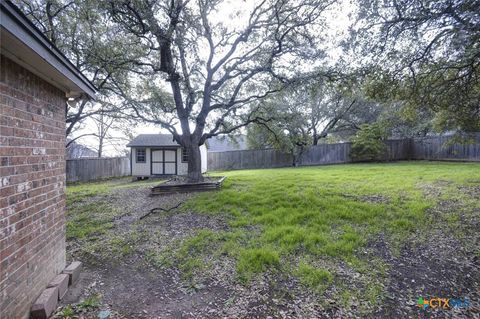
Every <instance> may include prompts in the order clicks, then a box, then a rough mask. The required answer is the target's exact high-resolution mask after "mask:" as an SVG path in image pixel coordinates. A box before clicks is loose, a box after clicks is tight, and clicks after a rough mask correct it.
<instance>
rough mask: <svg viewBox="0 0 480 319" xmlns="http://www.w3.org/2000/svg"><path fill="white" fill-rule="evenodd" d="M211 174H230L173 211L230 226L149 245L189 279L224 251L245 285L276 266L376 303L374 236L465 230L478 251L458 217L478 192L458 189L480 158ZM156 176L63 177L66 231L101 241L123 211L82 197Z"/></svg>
mask: <svg viewBox="0 0 480 319" xmlns="http://www.w3.org/2000/svg"><path fill="white" fill-rule="evenodd" d="M211 174H212V175H225V176H227V179H226V181H225V183H224V185H223V188H222V189H221V190H220V191H217V192H206V193H199V194H198V195H197V196H195V197H193V198H192V199H190V200H188V201H187V202H186V203H185V204H184V205H182V206H181V207H180V208H179V210H177V211H176V212H173V214H178V213H181V212H194V213H196V214H206V215H209V216H212V217H219V218H221V219H222V220H225V221H226V222H227V227H225V229H223V230H218V229H217V230H214V229H201V230H198V231H196V232H195V233H194V235H192V236H188V237H186V238H181V239H179V240H178V241H176V242H175V243H174V244H172V245H171V246H170V247H162V248H161V249H160V250H158V249H157V250H154V249H152V250H150V251H148V252H147V253H146V257H147V259H148V260H149V262H151V263H153V264H154V265H157V266H160V267H170V266H175V267H178V268H179V269H180V271H181V272H182V274H183V275H184V278H185V279H187V280H195V276H196V275H198V274H199V273H201V272H203V271H208V269H209V268H210V267H211V266H212V264H215V263H216V262H217V261H218V260H221V259H223V258H228V259H229V260H232V261H233V262H234V265H235V278H236V280H238V282H240V283H242V284H245V285H248V284H249V282H251V281H252V280H255V278H256V277H257V276H261V275H264V274H273V275H274V276H277V277H284V278H287V277H288V278H295V280H298V282H299V283H300V284H301V285H303V286H305V287H306V288H307V289H310V290H311V291H312V292H315V293H318V294H322V293H325V292H326V291H327V290H328V289H329V288H332V287H335V289H334V290H333V292H332V293H333V294H338V295H339V296H340V299H343V300H350V299H351V298H352V295H355V294H356V297H358V298H360V299H363V300H367V301H369V302H371V303H375V300H376V299H378V298H382V294H383V279H385V278H386V276H387V273H388V267H391V265H388V264H386V263H385V262H384V260H382V258H381V257H380V256H378V255H375V254H372V253H369V249H371V247H372V243H375V242H377V241H379V240H381V241H382V242H385V243H386V244H387V246H388V250H389V251H390V253H392V254H394V255H395V254H399V253H400V251H401V250H402V247H403V246H404V245H405V243H407V242H410V243H421V242H422V240H427V239H428V238H426V237H428V236H429V235H428V234H429V230H430V229H434V228H441V229H442V231H445V232H447V231H448V232H450V233H453V234H454V235H455V236H458V237H459V238H463V243H464V245H465V246H468V245H470V244H471V245H472V246H471V247H469V248H468V249H470V250H472V251H474V253H475V254H477V255H480V253H479V249H478V246H475V245H474V243H469V242H468V238H469V235H468V231H471V229H469V228H468V227H469V225H468V223H465V222H463V221H465V220H468V217H469V214H474V212H475V211H476V212H477V213H478V211H479V209H480V201H478V198H476V197H475V196H476V195H471V194H469V193H468V191H467V192H464V191H461V190H462V189H473V188H475V189H478V187H480V164H479V163H445V162H442V163H440V162H399V163H387V164H351V165H331V166H317V167H302V168H282V169H262V170H242V171H229V172H213V173H211ZM155 183H158V181H147V182H142V183H128V181H127V180H126V179H124V180H122V181H121V182H115V181H107V182H99V183H88V184H74V185H70V186H68V187H67V202H68V203H69V205H70V206H72V205H73V206H72V207H73V209H70V210H69V212H68V215H69V216H68V219H69V221H68V224H67V237H69V238H82V237H86V236H89V238H96V237H95V236H97V238H99V240H100V241H101V234H102V232H106V231H108V230H109V229H110V228H111V227H113V225H112V222H111V219H112V216H115V215H118V214H121V212H118V211H115V210H118V208H112V207H110V208H109V207H106V206H102V202H94V203H90V204H89V203H88V202H85V200H86V199H88V198H89V197H91V196H94V195H101V194H107V193H109V192H115V190H118V189H120V188H124V187H139V186H149V185H150V186H151V185H153V184H155ZM82 201H83V202H82ZM447 202H451V203H454V204H455V206H454V207H455V208H454V209H452V210H451V211H449V212H447V213H442V214H443V215H438V214H439V213H436V214H432V213H431V212H432V209H434V208H435V207H437V206H438V205H440V203H447ZM76 203H81V205H76ZM75 205H76V206H75ZM89 205H90V206H89ZM452 207H453V206H452ZM92 212H95V214H97V215H98V216H100V217H98V216H97V215H95V216H97V217H95V216H93V215H92ZM92 216H93V217H92ZM472 216H473V215H472ZM470 217H471V216H470ZM152 218H154V217H152ZM471 218H473V219H475V218H477V217H475V216H474V217H471ZM141 222H143V223H148V221H146V219H144V220H142V221H141ZM153 237H154V236H153ZM153 237H152V235H148V236H143V237H142V238H144V240H153V239H154V238H153ZM379 238H380V239H379ZM110 244H112V242H110ZM133 251H134V249H133ZM129 252H130V250H129ZM346 271H350V272H355V273H357V274H359V278H361V281H362V282H361V285H363V287H362V289H359V290H358V291H351V289H349V287H350V283H349V282H348V280H347V281H346V279H345V278H347V277H348V276H346V275H345V272H346ZM354 277H355V278H357V277H358V276H354ZM337 297H338V296H337Z"/></svg>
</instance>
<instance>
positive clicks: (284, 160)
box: [208, 134, 480, 171]
mask: <svg viewBox="0 0 480 319" xmlns="http://www.w3.org/2000/svg"><path fill="white" fill-rule="evenodd" d="M448 140H449V137H428V138H421V139H401V140H388V141H387V152H386V156H385V159H386V160H389V161H398V160H410V159H417V160H464V161H480V134H476V136H475V138H474V141H473V143H470V144H452V145H449V144H447V142H448ZM351 146H352V144H351V143H337V144H320V145H314V146H310V147H309V148H308V149H306V150H305V152H304V153H303V154H302V156H301V158H300V159H299V161H298V163H299V165H320V164H338V163H351V162H352V159H351V158H350V149H351ZM292 163H293V158H292V156H291V155H290V154H287V153H284V152H282V151H278V150H273V149H268V150H245V151H229V152H209V153H208V170H210V171H211V170H230V169H249V168H271V167H286V166H292Z"/></svg>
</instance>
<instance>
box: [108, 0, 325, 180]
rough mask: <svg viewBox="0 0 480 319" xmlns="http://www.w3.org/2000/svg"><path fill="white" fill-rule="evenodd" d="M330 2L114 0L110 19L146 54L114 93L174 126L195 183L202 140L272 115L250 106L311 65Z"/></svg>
mask: <svg viewBox="0 0 480 319" xmlns="http://www.w3.org/2000/svg"><path fill="white" fill-rule="evenodd" d="M329 4H330V3H329V2H328V1H327V2H326V1H317V0H292V1H290V0H288V1H287V0H281V1H273V0H263V1H246V2H237V1H222V0H192V1H184V0H170V1H154V0H143V1H141V0H138V1H110V2H109V4H108V10H109V11H110V14H111V17H112V19H113V21H114V22H115V23H116V24H117V25H119V26H121V28H122V30H123V32H125V33H128V34H130V35H133V36H135V37H137V38H138V39H140V40H141V48H142V50H143V53H144V54H143V57H142V58H141V59H137V60H136V61H135V68H133V69H131V70H130V71H131V74H132V76H131V77H130V78H129V81H124V82H121V81H118V82H117V87H116V92H117V93H118V94H119V95H121V96H122V97H123V98H124V101H125V102H126V103H128V104H129V105H130V106H131V107H133V110H134V114H135V115H136V116H137V117H138V118H140V119H142V120H144V121H146V122H149V123H153V124H156V125H159V126H161V127H162V128H164V129H166V130H168V131H169V132H171V134H172V135H173V138H174V139H175V140H176V141H177V142H178V143H179V144H180V145H181V146H182V147H184V148H185V149H186V150H187V152H188V154H189V161H188V178H189V180H191V181H200V180H202V175H201V163H200V151H199V146H200V145H202V144H204V143H205V141H206V140H207V139H208V138H210V137H213V136H216V135H219V134H226V133H230V132H232V131H234V130H236V129H238V128H240V127H243V126H245V125H247V124H249V123H252V122H262V121H266V120H268V119H265V118H261V117H257V116H255V115H254V114H256V112H252V110H255V107H256V105H257V104H256V103H258V102H259V101H260V100H262V99H263V98H265V97H267V96H269V95H270V94H272V93H275V92H278V91H280V90H282V89H283V88H284V87H285V86H287V85H288V84H289V83H291V82H292V81H294V79H295V78H298V77H299V76H301V75H303V74H305V73H308V72H311V71H312V69H313V68H312V67H311V66H310V65H309V62H308V61H312V60H314V59H316V58H318V57H319V56H320V55H319V54H320V53H319V52H318V50H317V48H318V47H321V45H319V43H321V41H322V37H321V32H322V30H323V25H322V19H321V18H322V14H323V13H324V12H325V11H326V8H327V7H328V6H329ZM137 49H138V47H137Z"/></svg>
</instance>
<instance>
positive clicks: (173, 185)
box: [151, 176, 226, 195]
mask: <svg viewBox="0 0 480 319" xmlns="http://www.w3.org/2000/svg"><path fill="white" fill-rule="evenodd" d="M225 178H226V177H225V176H216V177H213V176H212V177H205V178H204V181H203V182H200V183H189V182H188V181H187V179H186V178H184V177H175V178H172V179H170V180H168V181H166V182H165V183H162V184H160V185H158V186H154V187H152V188H151V194H152V195H162V194H173V193H188V192H200V191H209V190H215V189H219V188H220V187H222V184H223V181H224V180H225Z"/></svg>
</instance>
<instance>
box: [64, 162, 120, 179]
mask: <svg viewBox="0 0 480 319" xmlns="http://www.w3.org/2000/svg"><path fill="white" fill-rule="evenodd" d="M128 175H130V159H129V158H128V157H111V158H79V159H70V160H67V182H86V181H92V180H96V179H102V178H109V177H120V176H128Z"/></svg>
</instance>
